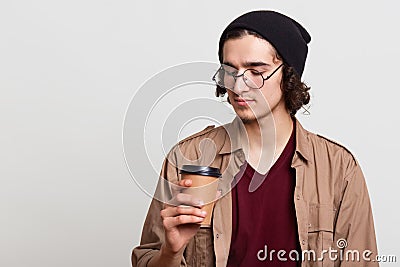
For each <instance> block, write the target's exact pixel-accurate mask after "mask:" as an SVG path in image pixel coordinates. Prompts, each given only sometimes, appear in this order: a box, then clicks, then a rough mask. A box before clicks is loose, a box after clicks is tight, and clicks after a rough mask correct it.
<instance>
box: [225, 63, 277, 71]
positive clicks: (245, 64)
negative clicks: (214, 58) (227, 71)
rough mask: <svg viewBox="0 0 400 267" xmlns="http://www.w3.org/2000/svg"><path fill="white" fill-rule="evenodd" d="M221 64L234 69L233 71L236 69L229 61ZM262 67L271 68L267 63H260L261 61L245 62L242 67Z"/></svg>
mask: <svg viewBox="0 0 400 267" xmlns="http://www.w3.org/2000/svg"><path fill="white" fill-rule="evenodd" d="M223 64H225V65H228V66H231V67H232V68H235V69H237V68H236V67H235V66H234V65H233V64H232V63H231V62H229V61H225V62H223ZM260 66H261V67H262V66H267V67H268V66H271V65H270V64H268V63H265V62H262V61H247V62H244V63H243V67H245V68H250V67H260Z"/></svg>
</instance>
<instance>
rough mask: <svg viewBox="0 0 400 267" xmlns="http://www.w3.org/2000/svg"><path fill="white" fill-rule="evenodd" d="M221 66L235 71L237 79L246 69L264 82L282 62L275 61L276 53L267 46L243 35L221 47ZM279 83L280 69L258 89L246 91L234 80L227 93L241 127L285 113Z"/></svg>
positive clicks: (240, 78) (241, 83) (238, 79)
mask: <svg viewBox="0 0 400 267" xmlns="http://www.w3.org/2000/svg"><path fill="white" fill-rule="evenodd" d="M223 63H224V64H226V65H229V66H232V67H234V68H236V69H237V70H239V72H238V75H240V74H242V73H243V72H244V71H245V70H246V69H255V70H257V71H259V72H261V73H262V75H263V77H264V78H265V77H267V76H268V75H270V74H271V73H272V72H273V71H274V70H275V69H276V68H277V67H279V65H281V64H282V61H281V60H279V59H277V57H276V51H275V49H274V48H273V47H272V45H271V44H270V43H269V42H267V41H266V40H264V39H260V38H257V37H255V36H253V35H246V36H244V37H241V38H237V39H229V40H227V41H226V42H225V43H224V46H223ZM281 79H282V68H280V69H279V70H278V71H277V72H276V73H274V75H272V77H271V78H269V79H268V80H265V81H264V85H263V86H262V87H261V88H260V89H251V88H249V87H248V86H246V84H245V83H244V82H243V79H242V77H239V78H237V79H236V83H235V87H234V88H233V90H227V93H228V97H229V100H230V102H231V104H232V106H233V108H234V110H235V112H236V114H237V115H238V116H239V117H240V118H241V119H242V121H243V122H244V123H248V122H253V121H255V120H259V119H261V118H263V117H266V116H268V115H270V114H271V112H272V114H274V113H280V112H286V113H287V110H286V107H285V101H284V99H283V95H282V90H281V86H280V84H281ZM274 115H275V114H274Z"/></svg>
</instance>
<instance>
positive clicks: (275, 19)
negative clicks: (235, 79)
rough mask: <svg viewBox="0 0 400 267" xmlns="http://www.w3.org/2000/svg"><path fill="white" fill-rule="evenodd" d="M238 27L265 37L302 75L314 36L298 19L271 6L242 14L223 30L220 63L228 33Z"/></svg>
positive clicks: (220, 41) (284, 59) (220, 44)
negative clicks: (271, 8)
mask: <svg viewBox="0 0 400 267" xmlns="http://www.w3.org/2000/svg"><path fill="white" fill-rule="evenodd" d="M238 28H240V29H246V30H251V31H254V32H256V33H258V34H259V35H261V36H262V37H264V38H265V40H267V41H268V42H269V43H271V44H272V45H273V46H274V47H275V49H276V50H277V52H278V53H279V55H281V56H282V57H283V61H284V62H286V63H287V64H288V65H289V66H291V67H293V68H294V69H295V70H296V72H297V74H298V75H299V76H300V77H301V75H302V74H303V70H304V64H305V62H306V58H307V52H308V47H307V44H308V43H309V42H310V41H311V36H310V35H309V34H308V32H307V30H306V29H304V28H303V26H301V25H300V24H299V23H298V22H297V21H295V20H293V19H291V18H289V17H288V16H285V15H283V14H281V13H278V12H275V11H270V10H259V11H251V12H249V13H246V14H243V15H241V16H240V17H238V18H236V19H235V20H234V21H232V22H231V23H230V24H229V25H228V26H227V27H226V29H225V30H224V31H223V32H222V35H221V38H220V40H219V50H218V56H219V61H220V63H222V47H223V45H224V42H225V37H226V34H227V33H228V32H229V31H230V30H233V29H238Z"/></svg>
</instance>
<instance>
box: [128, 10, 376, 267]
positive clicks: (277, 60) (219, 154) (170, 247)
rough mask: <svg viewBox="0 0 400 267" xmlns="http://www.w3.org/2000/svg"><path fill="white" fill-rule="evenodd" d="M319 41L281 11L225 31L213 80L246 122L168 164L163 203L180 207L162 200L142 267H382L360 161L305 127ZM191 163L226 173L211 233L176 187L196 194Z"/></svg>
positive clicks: (156, 202)
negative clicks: (301, 116)
mask: <svg viewBox="0 0 400 267" xmlns="http://www.w3.org/2000/svg"><path fill="white" fill-rule="evenodd" d="M310 40H311V37H310V35H309V34H308V32H307V31H306V30H305V29H304V28H303V27H302V26H301V25H300V24H299V23H298V22H296V21H294V20H293V19H291V18H289V17H287V16H285V15H282V14H280V13H277V12H273V11H253V12H249V13H246V14H244V15H242V16H240V17H238V18H237V19H235V20H234V21H233V22H231V23H230V24H229V25H228V27H227V28H226V29H225V30H224V32H223V33H222V35H221V38H220V43H219V60H220V62H221V67H220V69H219V70H218V71H217V72H216V74H215V75H214V77H213V79H214V81H215V82H216V85H217V95H224V94H225V93H227V94H228V101H229V102H230V103H231V105H232V107H233V109H234V110H235V112H236V115H237V117H236V118H235V120H234V121H233V122H232V123H229V124H227V125H224V126H220V127H217V128H215V127H207V128H206V129H205V130H203V131H201V132H199V133H197V134H194V135H192V136H190V137H188V138H186V139H184V140H182V141H181V142H179V143H178V144H177V145H176V146H175V147H174V148H173V149H172V150H171V151H170V153H169V154H168V155H167V157H166V159H165V161H164V165H163V168H162V171H161V175H160V176H161V177H162V179H161V182H160V184H159V186H158V192H161V193H160V195H165V194H167V195H170V196H171V198H172V199H173V202H174V205H173V204H171V203H172V202H171V201H170V202H169V203H166V204H164V203H163V201H160V198H157V199H156V198H154V199H153V201H152V203H151V206H150V208H149V212H148V215H147V218H146V222H145V226H144V228H143V233H142V239H141V245H140V246H139V247H137V248H135V249H134V250H133V253H132V264H133V266H170V267H172V266H217V267H220V266H300V265H301V266H378V264H377V263H376V262H373V261H372V260H373V259H374V257H375V256H376V254H377V248H376V241H375V233H374V225H373V217H372V211H371V206H370V201H369V196H368V191H367V188H366V184H365V180H364V177H363V174H362V172H361V169H360V167H359V165H358V163H357V161H356V160H355V158H354V157H353V155H352V154H351V153H350V152H349V151H347V149H346V148H344V147H343V146H341V145H338V144H336V143H335V142H333V141H330V140H328V139H326V138H324V137H321V136H319V135H316V134H313V133H310V132H308V131H306V130H305V129H303V128H302V126H301V125H300V123H299V122H298V121H297V120H296V118H295V114H296V112H297V111H298V110H299V109H300V108H301V107H302V106H303V105H306V104H308V102H309V99H310V98H309V93H308V90H309V87H307V86H306V85H305V84H304V83H302V82H301V75H302V73H303V70H304V65H305V61H306V57H307V52H308V48H307V44H308V43H309V42H310ZM205 140H211V141H212V143H213V148H214V150H213V151H214V152H215V155H213V157H212V159H211V160H210V157H202V156H200V155H201V154H202V152H204V151H211V149H204V147H203V148H202V144H204V141H205ZM210 147H211V146H210ZM203 154H204V153H203ZM200 158H201V159H200ZM204 158H207V159H204ZM188 160H189V161H195V162H196V163H197V164H199V165H201V164H203V165H208V166H212V167H218V168H220V169H221V171H222V173H223V175H222V178H221V182H220V193H221V197H220V199H219V200H218V201H217V202H216V204H215V207H214V211H213V214H212V216H213V217H212V227H210V228H206V227H204V228H203V227H200V224H199V223H200V222H202V221H203V220H204V217H205V216H206V214H205V213H204V212H203V211H202V210H201V207H202V206H203V205H204V203H202V202H201V201H199V200H198V199H197V200H196V199H194V198H192V197H191V196H189V195H186V194H182V193H180V194H179V193H178V194H172V193H171V192H172V191H174V190H173V189H172V191H168V188H169V189H171V187H168V185H165V182H166V181H167V182H170V183H175V184H177V185H178V186H180V187H182V188H183V187H190V186H191V182H192V181H191V180H187V179H185V180H182V179H181V176H180V174H179V169H180V167H181V166H182V165H183V164H185V161H188ZM167 191H168V193H166V192H167ZM175 191H176V190H175ZM165 202H167V201H165ZM182 204H183V205H184V206H182ZM335 251H336V253H335ZM304 252H306V253H305V255H306V257H304V255H302V254H304ZM347 252H348V253H347ZM274 253H275V254H274ZM357 253H359V254H358V255H359V257H358V258H357V257H356V255H355V254H357ZM346 255H347V256H346ZM354 255H355V256H354ZM307 256H308V257H307Z"/></svg>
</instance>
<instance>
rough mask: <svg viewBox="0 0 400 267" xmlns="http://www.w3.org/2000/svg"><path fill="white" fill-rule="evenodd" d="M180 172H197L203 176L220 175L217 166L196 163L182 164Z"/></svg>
mask: <svg viewBox="0 0 400 267" xmlns="http://www.w3.org/2000/svg"><path fill="white" fill-rule="evenodd" d="M180 173H190V174H199V175H205V176H214V177H220V176H221V172H220V170H219V168H213V167H208V166H198V165H183V166H182V168H181V171H180Z"/></svg>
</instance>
